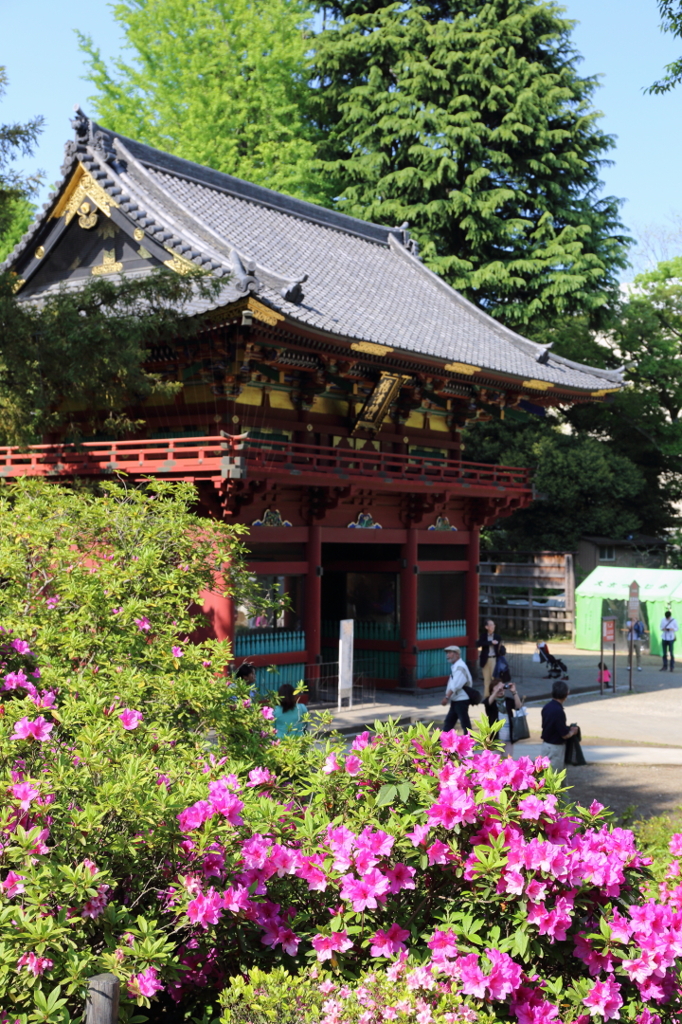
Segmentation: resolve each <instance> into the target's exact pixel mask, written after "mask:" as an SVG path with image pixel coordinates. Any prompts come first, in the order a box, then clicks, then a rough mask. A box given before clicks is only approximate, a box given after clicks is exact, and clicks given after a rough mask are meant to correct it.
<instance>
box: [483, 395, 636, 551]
mask: <svg viewBox="0 0 682 1024" xmlns="http://www.w3.org/2000/svg"><path fill="white" fill-rule="evenodd" d="M466 454H467V458H471V459H473V460H474V461H481V462H492V463H501V464H503V465H507V466H528V467H529V468H530V469H531V470H533V477H534V479H533V482H534V486H535V489H536V491H537V493H538V500H537V501H535V502H533V504H532V505H531V506H530V507H529V508H526V509H522V510H520V511H518V512H515V513H514V514H513V515H512V516H511V517H510V518H509V519H505V520H502V521H501V522H500V523H499V524H498V528H497V537H496V540H495V543H497V544H504V545H505V546H509V547H511V548H516V549H518V550H526V551H531V550H533V551H534V550H538V549H543V548H544V549H548V550H554V551H573V550H575V548H576V546H577V542H578V539H579V538H580V537H581V536H582V535H583V534H597V535H600V536H606V537H622V536H625V535H627V534H628V533H631V532H634V531H636V530H638V529H640V528H641V527H642V518H641V515H640V502H641V500H642V492H643V490H644V487H645V478H644V476H643V474H642V473H641V472H640V470H639V469H638V467H637V466H635V465H634V463H633V462H632V461H631V460H630V459H628V458H627V457H626V456H623V455H620V454H617V453H615V452H614V451H613V450H612V448H611V446H610V444H609V443H608V441H605V440H598V439H596V438H595V437H591V436H589V435H587V434H577V433H564V432H563V431H562V429H561V425H560V423H559V422H558V421H557V419H555V418H550V417H547V418H546V419H544V420H543V419H540V418H538V417H535V416H530V415H529V416H528V417H527V418H526V420H525V421H523V420H521V419H513V420H511V419H508V420H507V419H505V420H504V421H500V420H495V421H492V422H490V423H477V424H475V425H473V426H472V427H471V428H470V429H469V430H468V431H467V432H466Z"/></svg>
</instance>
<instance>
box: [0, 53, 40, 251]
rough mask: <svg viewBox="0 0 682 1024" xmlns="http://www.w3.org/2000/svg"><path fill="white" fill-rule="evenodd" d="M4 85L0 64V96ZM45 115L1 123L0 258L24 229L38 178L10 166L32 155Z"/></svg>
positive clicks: (4, 77) (4, 89)
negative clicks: (30, 198)
mask: <svg viewBox="0 0 682 1024" xmlns="http://www.w3.org/2000/svg"><path fill="white" fill-rule="evenodd" d="M6 86H7V74H6V72H5V68H4V67H1V66H0V98H2V96H4V94H5V92H6ZM43 122H44V119H43V118H42V117H34V118H32V120H30V121H27V122H26V124H18V123H15V124H0V262H2V260H4V258H5V256H6V255H7V253H8V252H10V251H11V250H12V249H13V248H14V246H15V245H16V243H17V242H18V241H19V239H20V238H21V236H22V235H23V233H24V232H25V231H26V229H27V227H28V225H29V223H30V220H31V215H32V213H33V207H32V206H31V204H30V203H29V202H28V197H29V196H31V195H32V194H33V193H34V192H35V190H36V188H37V186H38V185H39V183H40V181H41V175H40V174H34V175H25V174H21V172H19V171H18V170H17V169H16V167H14V166H13V164H14V161H15V160H16V159H17V157H18V156H20V155H21V156H31V154H32V153H33V149H34V147H35V144H36V142H37V140H38V136H39V135H40V133H41V131H42V129H43Z"/></svg>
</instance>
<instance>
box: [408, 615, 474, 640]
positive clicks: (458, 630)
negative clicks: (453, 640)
mask: <svg viewBox="0 0 682 1024" xmlns="http://www.w3.org/2000/svg"><path fill="white" fill-rule="evenodd" d="M466 635H467V624H466V622H465V621H464V619H447V620H443V621H441V622H418V623H417V640H438V639H446V638H450V637H456V636H466Z"/></svg>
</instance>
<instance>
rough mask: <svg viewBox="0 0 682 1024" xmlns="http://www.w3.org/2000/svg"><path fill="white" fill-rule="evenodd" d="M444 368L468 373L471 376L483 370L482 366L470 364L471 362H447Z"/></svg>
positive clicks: (452, 371)
mask: <svg viewBox="0 0 682 1024" xmlns="http://www.w3.org/2000/svg"><path fill="white" fill-rule="evenodd" d="M443 369H444V370H449V371H450V373H466V374H467V375H469V376H470V375H472V374H474V373H480V372H481V367H480V366H470V365H469V363H446V364H445V366H444V367H443Z"/></svg>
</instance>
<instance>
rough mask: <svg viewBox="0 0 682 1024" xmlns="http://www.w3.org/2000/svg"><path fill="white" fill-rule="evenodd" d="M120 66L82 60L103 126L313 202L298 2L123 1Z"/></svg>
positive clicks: (118, 13) (95, 55) (317, 182)
mask: <svg viewBox="0 0 682 1024" xmlns="http://www.w3.org/2000/svg"><path fill="white" fill-rule="evenodd" d="M113 12H114V17H115V18H116V20H117V22H118V23H119V25H120V26H121V27H122V29H123V33H124V38H125V44H126V49H127V50H128V52H129V54H130V59H129V60H127V61H126V60H124V59H122V58H119V59H117V60H116V61H114V64H113V69H110V68H108V67H107V65H106V63H105V62H104V60H103V59H102V57H101V55H100V53H99V51H98V50H97V48H96V46H95V45H94V43H93V42H92V40H91V39H89V38H88V37H84V36H81V47H82V48H83V49H84V50H85V52H86V53H87V54H88V55H89V60H90V71H89V75H88V77H89V79H90V81H91V82H93V83H94V85H95V86H96V87H97V94H96V95H95V96H94V97H91V99H92V101H93V103H94V109H95V113H96V115H97V117H98V118H99V119H100V120H101V121H102V123H103V124H105V125H106V126H107V127H108V128H112V129H114V130H115V131H117V132H120V133H121V134H122V135H129V136H132V137H134V138H136V139H140V140H141V141H143V142H146V143H148V144H149V145H150V146H156V147H157V148H158V149H163V150H166V151H168V152H171V153H174V154H176V155H178V156H181V157H184V158H185V159H187V160H195V161H196V162H197V163H200V164H205V165H207V166H209V167H213V168H215V169H216V170H219V171H226V172H227V173H229V174H235V175H237V176H238V177H240V178H245V179H247V180H248V181H253V182H255V183H256V184H259V185H266V186H267V187H269V188H274V189H278V190H279V191H282V192H287V193H289V194H291V195H295V196H299V197H300V198H304V199H310V200H313V201H323V200H324V198H325V196H326V192H325V188H324V182H323V181H322V179H320V177H319V176H318V175H317V174H315V172H314V171H313V170H312V169H311V161H312V159H313V157H314V156H315V154H316V138H317V134H316V131H315V129H314V128H313V124H312V121H311V120H310V119H309V118H308V117H307V114H306V111H307V108H308V105H309V91H310V90H309V88H308V84H307V77H308V73H307V67H308V63H307V59H306V51H307V49H308V47H309V45H310V44H309V41H308V35H309V31H308V29H307V18H308V17H310V15H311V8H310V6H309V4H308V3H307V2H306V0H257V2H256V3H254V2H253V0H211V2H207V0H122V2H120V3H117V4H115V5H113Z"/></svg>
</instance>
